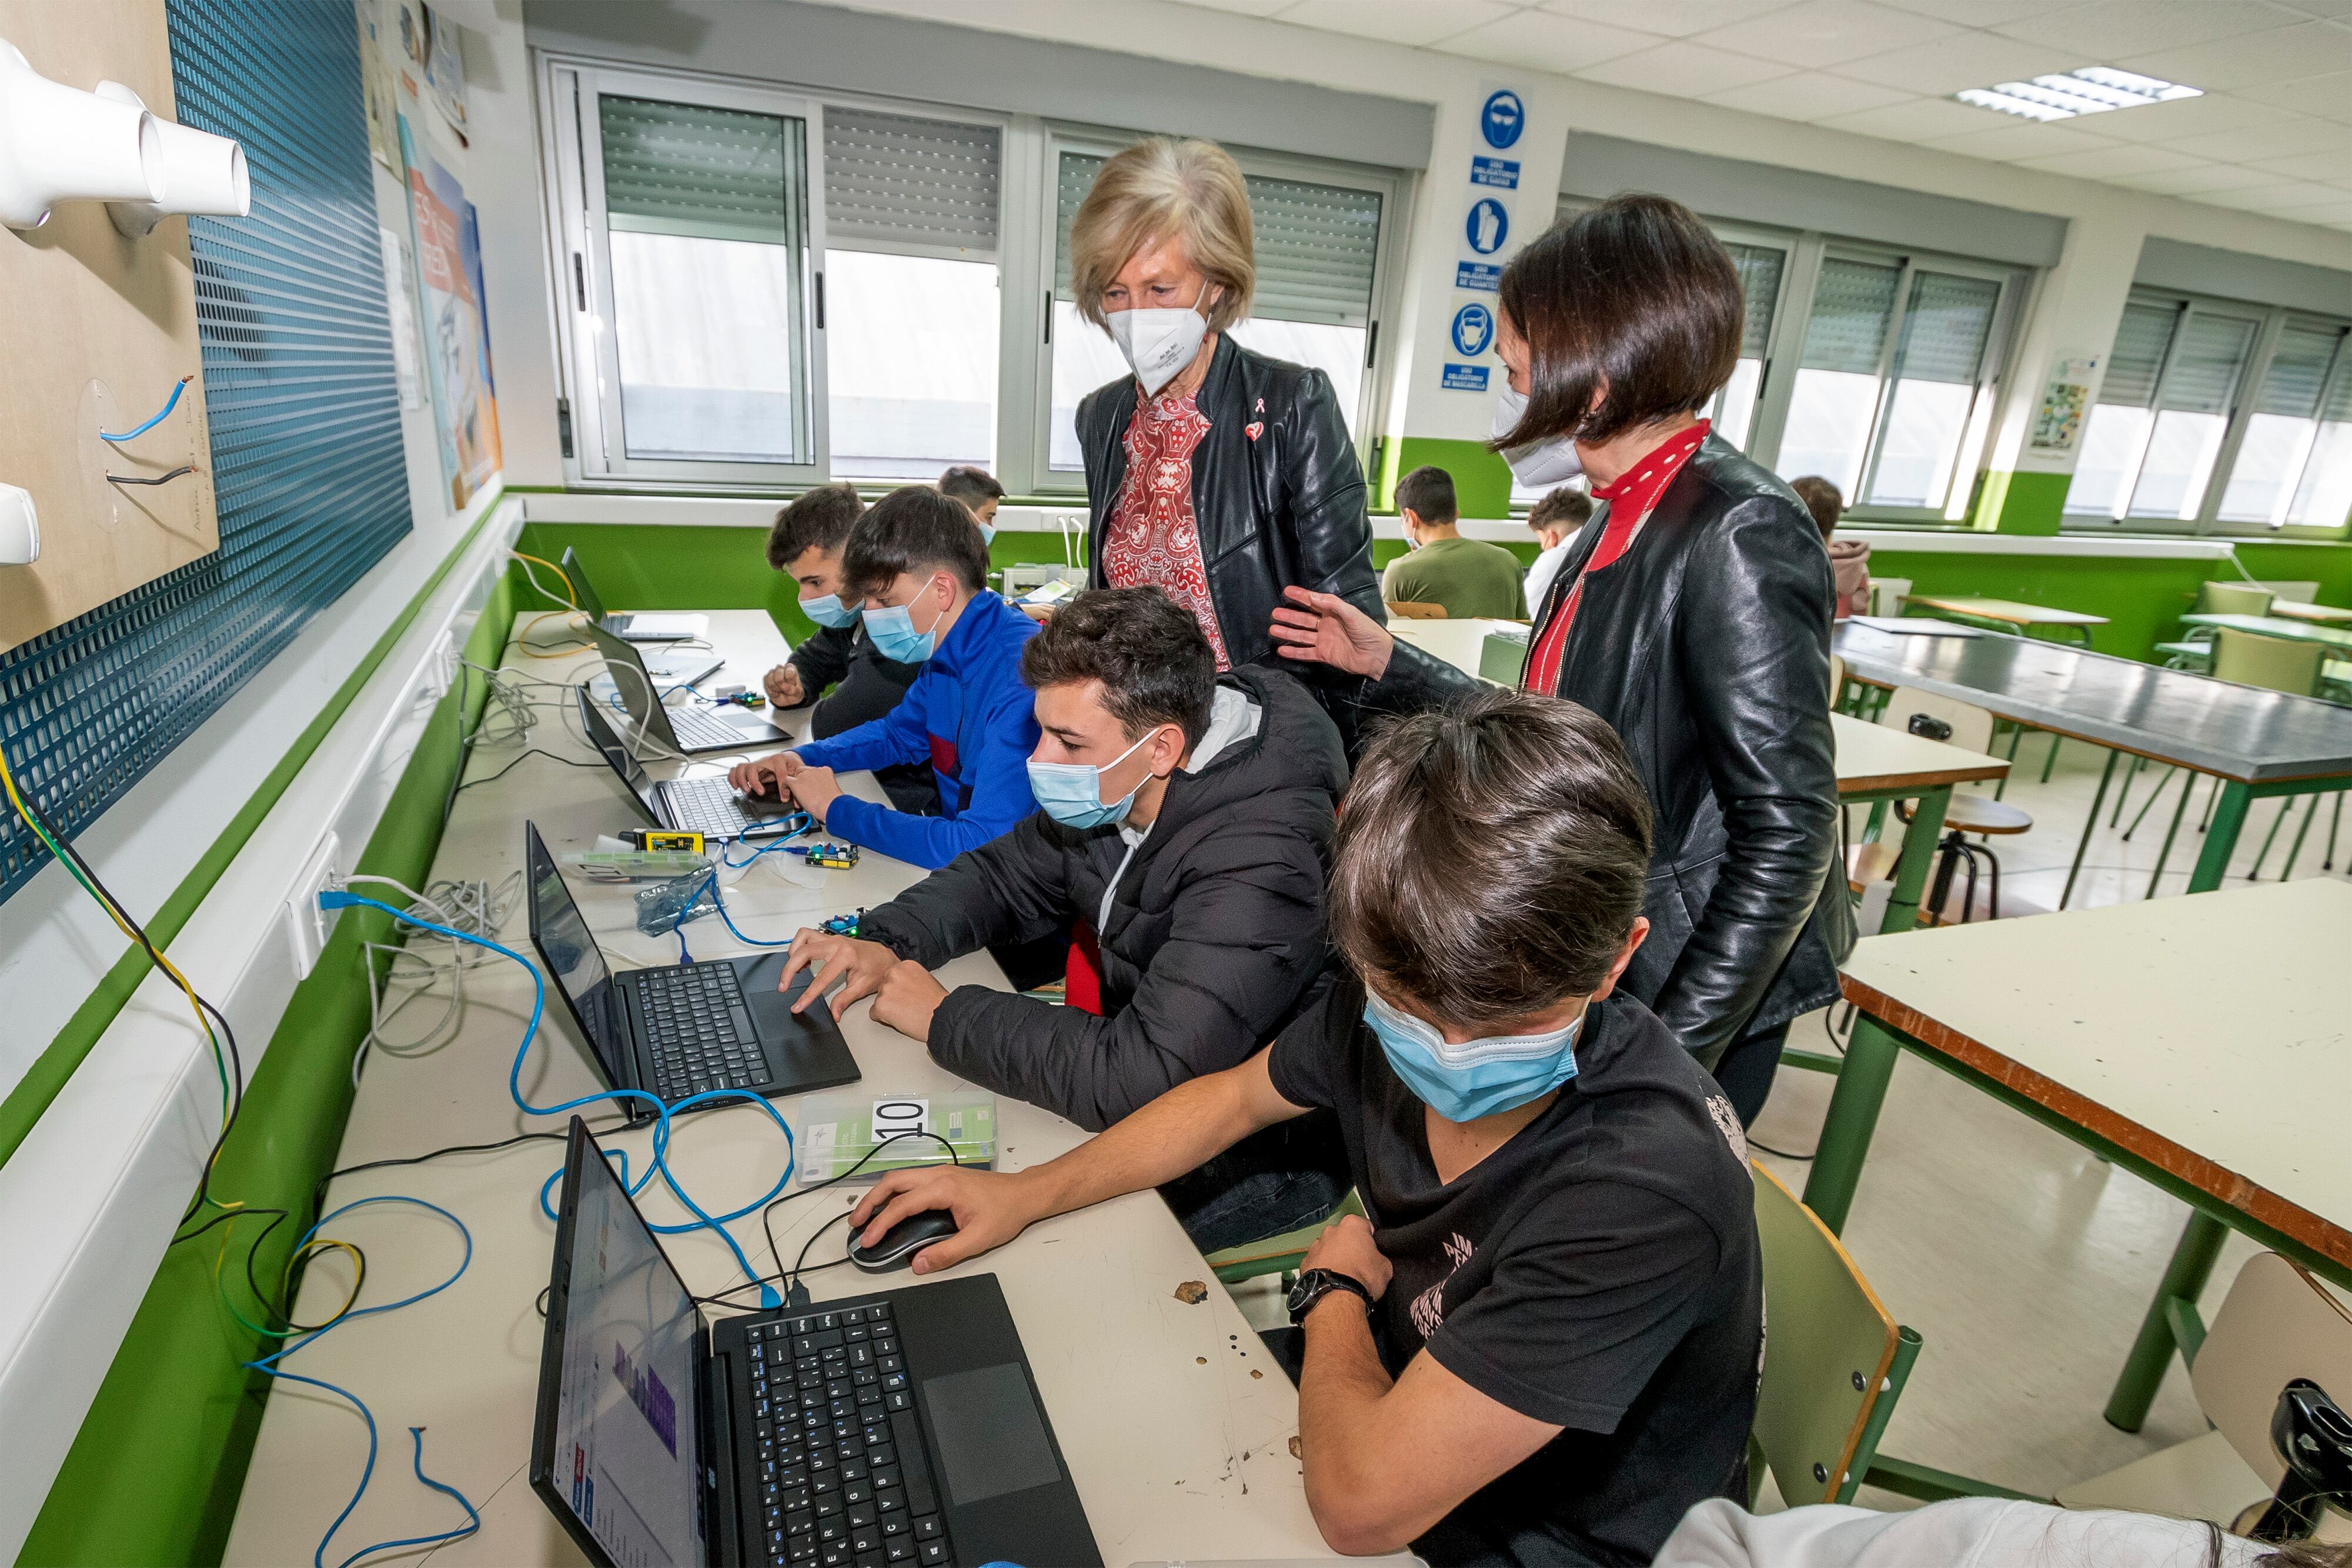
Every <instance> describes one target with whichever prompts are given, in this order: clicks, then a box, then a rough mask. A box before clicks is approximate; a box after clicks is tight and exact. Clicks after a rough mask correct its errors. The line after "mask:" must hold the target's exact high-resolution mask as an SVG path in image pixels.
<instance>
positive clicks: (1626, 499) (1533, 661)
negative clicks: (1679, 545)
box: [1521, 419, 1710, 693]
mask: <svg viewBox="0 0 2352 1568" xmlns="http://www.w3.org/2000/svg"><path fill="white" fill-rule="evenodd" d="M1709 428H1710V426H1709V424H1708V422H1707V421H1706V420H1704V419H1702V420H1700V421H1699V422H1698V423H1696V424H1695V425H1693V426H1691V428H1690V429H1688V430H1685V431H1678V432H1677V433H1675V434H1673V435H1671V436H1669V437H1667V438H1666V440H1665V441H1664V442H1663V443H1661V444H1659V445H1658V447H1657V448H1656V449H1655V450H1654V451H1653V452H1651V453H1650V455H1648V456H1646V457H1644V458H1643V459H1642V460H1641V461H1640V462H1638V463H1636V464H1634V465H1633V466H1632V467H1631V468H1628V469H1627V470H1626V471H1625V472H1624V473H1622V474H1621V475H1619V476H1618V477H1617V479H1616V481H1615V482H1614V483H1612V484H1608V485H1595V486H1593V487H1592V494H1593V497H1594V498H1595V499H1597V500H1602V501H1606V502H1608V503H1609V522H1608V524H1607V526H1606V527H1604V528H1602V529H1601V542H1600V543H1598V544H1596V545H1594V546H1593V547H1592V554H1591V555H1590V556H1589V557H1587V558H1586V559H1585V562H1584V566H1583V568H1582V569H1581V570H1579V571H1578V572H1577V574H1576V580H1575V581H1574V582H1572V583H1570V585H1569V589H1568V596H1567V597H1566V598H1565V599H1563V600H1561V601H1559V610H1557V611H1556V612H1553V614H1552V617H1551V619H1550V620H1549V621H1548V622H1545V623H1544V625H1543V628H1542V630H1540V631H1538V632H1537V633H1536V641H1535V646H1534V648H1533V649H1532V650H1531V651H1530V652H1529V653H1528V667H1527V673H1526V674H1524V675H1523V676H1522V677H1521V686H1522V689H1524V690H1527V691H1531V692H1544V693H1552V692H1557V691H1558V690H1559V665H1560V660H1561V658H1562V657H1563V656H1564V655H1565V654H1566V653H1567V651H1568V629H1569V626H1570V624H1571V623H1572V622H1574V621H1575V620H1576V607H1577V604H1578V602H1579V601H1580V600H1582V598H1583V597H1584V579H1585V575H1586V574H1587V573H1589V572H1595V571H1600V570H1604V569H1606V568H1608V567H1611V566H1613V565H1615V564H1616V563H1617V560H1618V558H1620V557H1621V556H1622V555H1623V554H1624V553H1625V552H1626V550H1628V549H1631V548H1633V536H1634V535H1635V534H1636V533H1638V532H1639V531H1640V530H1641V527H1642V525H1643V523H1644V522H1646V521H1647V520H1648V519H1649V516H1650V513H1651V512H1652V511H1653V510H1654V508H1655V507H1657V504H1658V497H1660V496H1663V495H1664V494H1665V492H1666V486H1669V485H1671V484H1673V483H1674V482H1675V475H1676V474H1679V473H1681V472H1682V467H1683V465H1684V464H1685V463H1687V462H1689V461H1690V458H1691V454H1693V453H1695V452H1696V451H1697V450H1698V449H1699V447H1700V446H1701V445H1702V444H1705V443H1706V433H1707V431H1708V429H1709Z"/></svg>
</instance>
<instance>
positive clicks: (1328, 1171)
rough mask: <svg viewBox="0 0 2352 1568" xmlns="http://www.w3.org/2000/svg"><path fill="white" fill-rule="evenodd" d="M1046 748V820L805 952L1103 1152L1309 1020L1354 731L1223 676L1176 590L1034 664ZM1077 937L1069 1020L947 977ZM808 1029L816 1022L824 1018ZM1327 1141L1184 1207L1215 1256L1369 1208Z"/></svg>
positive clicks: (1026, 662) (1097, 608) (1265, 1144)
mask: <svg viewBox="0 0 2352 1568" xmlns="http://www.w3.org/2000/svg"><path fill="white" fill-rule="evenodd" d="M1021 665H1022V672H1023V674H1024V675H1025V676H1026V678H1027V679H1028V682H1029V685H1031V687H1032V688H1033V689H1034V690H1035V692H1036V694H1037V723H1038V727H1039V728H1040V730H1041V731H1042V732H1043V734H1042V738H1040V740H1039V741H1038V743H1037V752H1036V756H1035V757H1034V758H1033V759H1032V760H1031V763H1030V769H1031V779H1032V788H1033V790H1034V793H1035V794H1036V796H1037V799H1038V802H1039V807H1040V809H1039V810H1038V812H1037V814H1036V815H1035V816H1033V817H1031V818H1030V819H1029V820H1028V821H1025V822H1023V823H1022V824H1021V825H1020V826H1019V827H1017V828H1015V829H1013V831H1011V832H1009V833H1007V834H1005V835H1004V836H1003V838H1001V839H998V840H995V841H993V842H991V843H987V844H983V845H982V846H981V847H980V848H979V849H977V850H974V851H973V852H971V853H970V854H968V855H965V856H962V857H961V859H959V860H957V861H956V862H955V863H954V864H952V865H950V866H948V867H947V868H946V869H944V870H942V871H940V872H937V873H933V874H932V875H931V876H929V877H928V878H926V879H924V880H923V881H921V882H919V883H916V884H915V885H914V886H912V887H910V888H908V890H907V891H906V892H904V893H902V894H899V895H898V897H897V898H894V899H892V900H891V901H890V902H889V903H887V904H883V905H882V906H881V907H880V908H878V909H869V910H867V911H866V915H865V916H864V918H863V919H862V920H861V921H860V922H859V925H858V934H857V936H856V938H851V937H847V936H826V935H824V933H822V932H817V931H803V932H802V933H801V934H800V936H799V937H798V938H797V939H795V940H794V942H793V953H792V957H791V959H790V960H789V961H788V962H787V963H786V964H785V966H784V975H785V977H786V978H787V980H789V977H791V976H793V975H794V974H796V973H798V972H799V971H800V970H801V969H803V967H813V968H814V970H815V974H816V978H815V982H814V984H813V985H812V986H811V987H810V988H809V990H808V998H809V999H811V1000H813V999H814V998H817V997H820V996H823V995H824V992H825V991H826V989H827V988H829V987H831V986H832V984H833V983H834V981H835V980H836V979H845V980H846V984H845V985H844V986H843V987H842V988H841V989H840V990H839V991H838V992H837V993H835V996H834V998H833V1009H834V1012H835V1016H838V1015H839V1014H840V1012H841V1010H842V1009H845V1008H846V1007H848V1006H849V1005H850V1004H851V1003H852V1002H855V1001H856V1000H857V999H858V998H861V997H866V996H869V995H870V996H872V997H873V998H874V1018H875V1021H877V1023H886V1024H888V1025H889V1026H890V1027H891V1028H893V1029H896V1030H899V1031H901V1032H902V1033H905V1034H908V1035H912V1036H913V1037H914V1038H915V1039H917V1040H922V1041H924V1042H925V1043H926V1044H927V1045H929V1047H930V1052H931V1057H932V1059H933V1060H934V1061H938V1062H939V1063H940V1065H941V1066H942V1067H945V1068H947V1069H948V1070H949V1071H951V1072H954V1073H956V1074H958V1075H960V1076H961V1077H964V1078H968V1079H970V1080H971V1081H972V1082H975V1083H979V1084H982V1085H983V1086H985V1087H987V1088H990V1089H993V1090H995V1091H996V1092H998V1093H1000V1094H1010V1095H1013V1096H1015V1097H1017V1098H1019V1099H1023V1100H1026V1101H1029V1102H1031V1103H1034V1104H1038V1105H1043V1106H1045V1108H1046V1109H1047V1110H1049V1111H1052V1112H1053V1113H1055V1114H1056V1115H1061V1116H1066V1117H1068V1118H1069V1119H1070V1120H1071V1121H1073V1122H1076V1124H1078V1125H1080V1126H1081V1127H1086V1128H1089V1129H1092V1130H1094V1131H1097V1132H1099V1131H1101V1130H1102V1129H1103V1128H1104V1127H1107V1126H1108V1125H1110V1124H1112V1123H1114V1122H1117V1121H1118V1119H1119V1118H1121V1117H1123V1116H1126V1115H1129V1114H1131V1113H1133V1112H1135V1111H1136V1110H1138V1109H1139V1107H1141V1106H1143V1105H1146V1104H1149V1103H1150V1102H1151V1101H1153V1100H1155V1099H1157V1098H1159V1097H1160V1095H1161V1094H1163V1093H1165V1092H1168V1091H1169V1090H1170V1089H1171V1088H1173V1087H1174V1086H1175V1085H1177V1084H1179V1083H1182V1082H1188V1081H1190V1080H1192V1078H1194V1077H1197V1076H1198V1075H1199V1074H1201V1073H1203V1072H1216V1071H1223V1070H1224V1069H1225V1068H1228V1067H1233V1066H1235V1065H1237V1064H1239V1063H1240V1062H1241V1061H1243V1060H1244V1058H1246V1057H1247V1056H1248V1055H1249V1054H1250V1053H1251V1052H1252V1051H1255V1050H1256V1049H1257V1046H1258V1044H1259V1042H1260V1041H1262V1040H1267V1039H1270V1038H1271V1037H1272V1036H1274V1035H1275V1034H1276V1033H1278V1032H1280V1030H1282V1029H1283V1028H1284V1026H1286V1025H1287V1024H1288V1023H1289V1022H1290V1020H1291V1019H1292V1018H1293V1017H1294V1016H1295V1015H1296V1014H1297V1012H1298V1010H1299V1009H1300V1007H1301V1006H1302V1005H1303V1004H1304V1003H1305V1002H1306V1001H1307V997H1308V995H1309V993H1310V990H1311V989H1312V988H1314V987H1315V985H1316V982H1317V979H1318V977H1319V976H1320V975H1321V973H1322V971H1323V967H1324V964H1325V960H1326V959H1327V957H1328V955H1329V948H1328V945H1327V943H1326V942H1325V940H1324V935H1323V900H1324V893H1323V882H1324V876H1325V874H1326V873H1327V871H1328V867H1329V862H1330V852H1331V836H1332V831H1333V821H1334V819H1333V812H1334V811H1335V810H1336V809H1337V808H1338V805H1339V796H1340V795H1341V793H1342V792H1344V791H1345V790H1346V789H1347V787H1348V760H1347V757H1346V755H1345V753H1344V752H1343V751H1342V750H1341V749H1340V746H1339V730H1338V729H1336V728H1335V727H1333V726H1332V723H1331V721H1330V719H1329V718H1328V717H1327V716H1325V715H1324V712H1323V709H1322V706H1320V705H1319V704H1318V703H1317V702H1316V700H1315V697H1314V695H1313V694H1311V693H1310V692H1308V691H1307V688H1306V686H1305V685H1301V684H1300V683H1299V682H1297V681H1295V680H1292V679H1291V678H1290V677H1289V676H1287V675H1286V674H1282V673H1281V672H1279V671H1276V670H1267V669H1263V668H1256V667H1251V668H1244V669H1240V670H1234V671H1233V672H1231V673H1229V674H1225V675H1223V676H1220V675H1219V674H1217V661H1216V655H1215V654H1214V653H1211V652H1210V651H1209V642H1208V639H1207V638H1206V637H1205V636H1203V635H1202V632H1201V628H1200V623H1199V622H1196V621H1195V620H1193V618H1192V616H1191V615H1190V614H1188V613H1187V612H1184V611H1182V610H1180V609H1178V608H1177V607H1176V605H1175V604H1174V603H1172V602H1171V601H1170V600H1169V599H1168V598H1167V597H1166V596H1165V595H1164V594H1162V593H1161V592H1160V591H1159V590H1158V589H1156V588H1104V589H1097V590H1094V591H1091V592H1087V593H1081V594H1079V595H1078V596H1077V597H1076V599H1073V600H1071V601H1069V603H1067V604H1066V605H1065V606H1064V607H1063V608H1062V611H1061V612H1060V613H1059V614H1058V615H1056V616H1055V618H1054V619H1053V620H1052V621H1050V622H1047V623H1046V627H1045V631H1043V632H1039V633H1038V634H1037V635H1036V637H1035V638H1034V639H1033V640H1032V641H1031V642H1030V643H1029V646H1028V647H1027V649H1026V650H1024V653H1022V656H1021ZM1074 928H1075V931H1076V953H1075V954H1074V955H1073V956H1072V958H1071V960H1070V973H1069V988H1068V1005H1067V1006H1063V1007H1056V1006H1054V1005H1052V1004H1050V1003H1047V1002H1045V1001H1041V1000H1038V999H1037V998H1033V997H1023V996H1015V995H1012V994H1009V993H1007V992H1003V991H999V990H993V989H991V988H988V987H985V986H964V987H961V988H958V989H956V990H955V991H953V992H949V991H947V990H944V989H942V988H940V983H939V982H938V981H937V980H935V979H933V978H932V977H931V976H930V971H931V970H933V969H936V968H938V967H940V965H942V964H945V963H947V962H948V961H949V960H950V959H951V958H955V957H958V956H961V955H963V954H965V953H970V952H973V951H975V950H977V949H979V948H981V947H983V946H997V945H1002V944H1008V943H1022V942H1029V941H1034V940H1037V939H1039V938H1042V937H1044V936H1048V935H1050V934H1053V933H1056V932H1061V933H1068V932H1071V931H1073V929H1074ZM802 1005H803V1007H805V1006H807V1005H808V1002H807V1001H806V1000H804V1001H803V1003H802ZM1344 1164H1345V1161H1344V1159H1343V1158H1342V1156H1341V1154H1340V1151H1339V1146H1338V1144H1337V1141H1336V1134H1335V1132H1334V1130H1333V1129H1332V1128H1331V1127H1330V1125H1329V1120H1328V1118H1320V1119H1318V1124H1314V1125H1309V1124H1300V1123H1294V1124H1288V1125H1286V1126H1282V1127H1272V1128H1268V1129H1267V1130H1266V1131H1265V1133H1263V1134H1260V1135H1259V1136H1258V1137H1256V1138H1255V1139H1253V1140H1251V1141H1250V1142H1249V1143H1248V1144H1246V1145H1243V1146H1242V1147H1239V1148H1235V1149H1233V1150H1229V1151H1228V1152H1226V1153H1224V1154H1222V1155H1218V1156H1216V1157H1215V1158H1214V1159H1213V1160H1211V1161H1210V1162H1209V1163H1208V1164H1207V1165H1205V1166H1202V1168H1201V1169H1199V1170H1197V1171H1194V1172H1192V1174H1190V1175H1189V1176H1181V1177H1180V1178H1178V1179H1177V1180H1176V1181H1175V1182H1173V1183H1171V1184H1170V1185H1169V1186H1167V1188H1166V1189H1165V1191H1164V1193H1163V1196H1164V1197H1166V1198H1167V1199H1168V1203H1169V1207H1171V1208H1173V1209H1174V1210H1175V1211H1176V1218H1178V1219H1180V1220H1181V1221H1182V1222H1183V1224H1184V1228H1185V1230H1186V1232H1187V1233H1188V1234H1190V1235H1191V1237H1192V1240H1193V1243H1194V1244H1195V1245H1196V1246H1198V1247H1199V1248H1200V1249H1202V1251H1204V1252H1214V1251H1216V1250H1218V1249H1221V1248H1225V1247H1234V1246H1238V1245H1240V1244H1241V1243H1243V1242H1244V1241H1255V1240H1256V1239H1259V1238H1260V1237H1265V1236H1275V1235H1279V1234H1280V1233H1282V1232H1283V1231H1286V1230H1291V1229H1295V1228H1297V1227H1299V1226H1301V1225H1307V1224H1311V1223H1313V1222H1314V1221H1316V1220H1318V1219H1320V1218H1323V1216H1325V1215H1327V1214H1328V1213H1330V1212H1331V1210H1332V1209H1333V1208H1335V1207H1338V1206H1339V1200H1340V1198H1341V1197H1344V1196H1345V1195H1346V1192H1347V1183H1346V1181H1345V1179H1344V1178H1343V1177H1341V1176H1340V1175H1339V1172H1340V1170H1341V1169H1342V1168H1343V1166H1344Z"/></svg>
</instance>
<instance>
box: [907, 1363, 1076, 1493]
mask: <svg viewBox="0 0 2352 1568" xmlns="http://www.w3.org/2000/svg"><path fill="white" fill-rule="evenodd" d="M923 1405H924V1407H925V1408H926V1409H927V1410H929V1412H930V1416H931V1430H932V1431H933V1432H934V1433H935V1434H936V1435H937V1436H938V1438H939V1447H940V1469H943V1470H945V1471H946V1472H947V1483H948V1496H949V1498H950V1500H953V1501H954V1502H955V1504H956V1505H957V1506H958V1507H959V1508H963V1507H969V1506H971V1504H973V1503H976V1502H980V1501H982V1500H986V1499H988V1498H992V1497H1001V1496H1003V1494H1004V1493H1006V1492H1014V1491H1026V1490H1029V1489H1030V1488H1031V1487H1041V1486H1045V1485H1048V1484H1050V1483H1051V1482H1054V1481H1057V1480H1059V1479H1062V1467H1061V1466H1060V1465H1059V1464H1057V1463H1055V1459H1054V1445H1053V1442H1052V1440H1051V1439H1050V1438H1048V1437H1046V1436H1045V1423H1044V1422H1043V1421H1041V1420H1039V1419H1038V1418H1037V1401H1036V1400H1035V1399H1034V1397H1032V1396H1031V1395H1030V1393H1029V1379H1028V1377H1027V1376H1026V1375H1024V1373H1023V1372H1022V1370H1021V1366H1020V1364H1019V1363H1018V1362H1005V1363H1003V1364H1000V1365H996V1366H983V1367H980V1368H977V1369H975V1370H973V1371H971V1372H958V1373H952V1374H950V1375H948V1376H945V1377H932V1378H927V1379H925V1380H924V1383H923Z"/></svg>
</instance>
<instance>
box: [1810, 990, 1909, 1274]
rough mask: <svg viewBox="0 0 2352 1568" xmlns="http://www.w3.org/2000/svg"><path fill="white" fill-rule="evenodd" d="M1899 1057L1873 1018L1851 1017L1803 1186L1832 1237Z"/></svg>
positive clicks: (1840, 1225)
mask: <svg viewBox="0 0 2352 1568" xmlns="http://www.w3.org/2000/svg"><path fill="white" fill-rule="evenodd" d="M1902 1054H1903V1048H1902V1046H1901V1045H1899V1044H1897V1043H1896V1041H1895V1036H1894V1035H1892V1034H1890V1033H1888V1032H1887V1030H1886V1029H1885V1026H1884V1025H1882V1024H1880V1023H1879V1021H1878V1020H1877V1019H1874V1018H1872V1017H1871V1016H1870V1015H1869V1014H1868V1013H1863V1012H1857V1013H1856V1014H1855V1015H1854V1019H1853V1038H1852V1039H1850V1040H1847V1041H1846V1046H1845V1062H1844V1065H1843V1068H1842V1069H1841V1070H1840V1071H1839V1072H1838V1081H1837V1088H1836V1089H1835V1090H1833V1091H1832V1092H1831V1094H1830V1111H1829V1115H1828V1117H1827V1118H1826V1119H1825V1120H1824V1121H1823V1122H1822V1136H1821V1142H1820V1144H1819V1145H1818V1146H1817V1147H1816V1149H1815V1151H1814V1154H1813V1174H1812V1175H1811V1176H1809V1177H1808V1178H1807V1179H1806V1181H1805V1207H1807V1208H1810V1209H1811V1210H1812V1211H1813V1213H1814V1214H1815V1215H1817V1216H1819V1217H1820V1218H1821V1222H1822V1224H1823V1225H1826V1226H1828V1227H1829V1228H1830V1234H1831V1235H1832V1236H1834V1235H1836V1234H1837V1233H1838V1232H1839V1231H1841V1230H1843V1229H1844V1228H1845V1217H1846V1211H1847V1210H1849V1209H1851V1208H1852V1207H1853V1189H1854V1186H1855V1185H1856V1184H1857V1183H1858V1182H1859V1181H1860V1180H1861V1179H1862V1162H1863V1161H1864V1159H1865V1158H1867V1157H1868V1156H1869V1154H1870V1138H1871V1134H1873V1133H1874V1132H1875V1131H1876V1130H1877V1127H1878V1110H1879V1107H1880V1106H1882V1105H1884V1104H1885V1103H1886V1086H1887V1084H1888V1083H1889V1082H1891V1081H1892V1080H1893V1079H1894V1077H1895V1058H1896V1057H1898V1056H1900V1055H1902Z"/></svg>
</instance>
